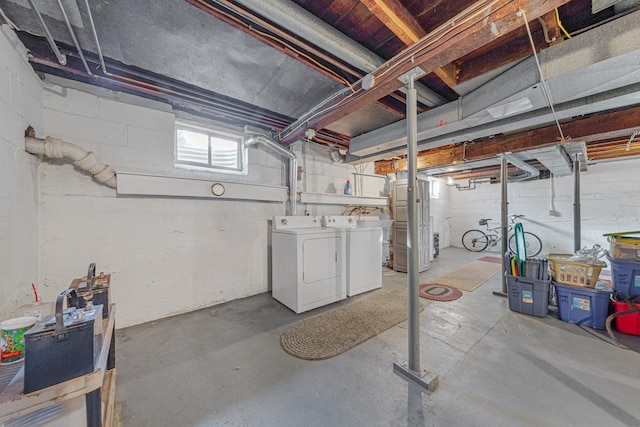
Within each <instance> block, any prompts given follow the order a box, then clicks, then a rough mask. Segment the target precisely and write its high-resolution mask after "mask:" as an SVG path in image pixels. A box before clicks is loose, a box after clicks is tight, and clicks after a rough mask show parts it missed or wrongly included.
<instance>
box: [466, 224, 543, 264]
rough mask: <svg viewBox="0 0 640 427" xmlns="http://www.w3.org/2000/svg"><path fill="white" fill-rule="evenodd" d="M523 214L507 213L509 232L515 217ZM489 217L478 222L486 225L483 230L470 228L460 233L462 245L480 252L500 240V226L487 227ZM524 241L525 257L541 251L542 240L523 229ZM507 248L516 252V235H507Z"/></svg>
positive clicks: (469, 249) (472, 250)
mask: <svg viewBox="0 0 640 427" xmlns="http://www.w3.org/2000/svg"><path fill="white" fill-rule="evenodd" d="M523 216H524V215H509V219H510V221H511V224H509V227H508V232H509V233H510V232H511V231H512V230H513V228H514V226H515V225H516V219H518V218H522V217H523ZM489 221H491V218H483V219H481V220H480V221H478V224H480V225H484V226H485V227H486V230H485V231H482V230H477V229H471V230H469V231H467V232H466V233H464V234H463V235H462V246H464V248H465V249H466V250H468V251H471V252H482V251H484V250H485V249H487V248H488V247H494V246H496V245H497V244H498V242H499V241H500V240H502V236H501V235H500V229H501V228H502V227H489ZM524 241H525V245H526V251H527V257H529V258H530V257H534V256H536V255H538V254H539V253H540V252H542V241H541V240H540V238H539V237H538V236H536V235H535V234H533V233H531V232H529V231H525V232H524ZM509 250H510V251H511V252H512V253H514V254H515V253H516V235H515V234H511V236H509Z"/></svg>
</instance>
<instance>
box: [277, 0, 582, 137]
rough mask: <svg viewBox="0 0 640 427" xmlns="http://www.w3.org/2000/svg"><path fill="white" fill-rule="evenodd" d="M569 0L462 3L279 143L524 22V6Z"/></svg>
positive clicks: (549, 6)
mask: <svg viewBox="0 0 640 427" xmlns="http://www.w3.org/2000/svg"><path fill="white" fill-rule="evenodd" d="M568 1H569V0H548V1H545V2H540V1H534V0H514V1H508V0H486V1H478V2H476V3H474V5H473V6H471V7H469V8H467V9H465V10H464V11H463V12H462V13H461V14H459V15H458V16H457V19H456V20H454V21H450V22H449V23H448V24H445V25H443V26H442V27H440V28H439V29H437V30H435V31H433V32H432V33H430V34H429V35H428V36H427V37H424V38H422V39H421V40H420V41H419V42H418V43H416V44H414V45H413V46H411V47H410V48H408V49H406V50H404V51H403V52H401V53H400V54H398V55H396V56H395V57H394V58H392V59H391V60H389V61H387V62H386V63H385V64H383V65H382V66H380V67H378V68H377V69H376V70H374V71H373V72H372V73H371V75H372V76H373V78H374V80H375V85H374V86H373V87H372V88H370V89H369V90H364V89H363V87H362V81H358V82H357V83H355V84H354V85H353V89H354V91H353V92H351V93H349V94H343V95H341V96H338V97H335V98H334V99H332V101H331V103H330V104H328V105H324V106H323V107H321V110H320V111H315V112H312V113H311V114H310V115H306V116H304V117H302V118H300V119H298V120H297V121H296V122H295V123H293V124H292V125H291V126H289V127H287V128H286V129H285V130H284V131H283V132H282V133H281V134H280V140H281V142H282V143H283V144H290V143H292V142H294V141H296V140H298V139H300V138H301V137H302V136H303V135H304V133H305V132H306V130H307V129H310V128H312V129H316V130H318V129H322V128H324V127H325V126H327V125H329V124H331V123H333V122H335V121H336V120H338V119H339V118H341V117H344V116H346V115H347V114H349V113H352V112H354V111H356V110H358V109H360V108H362V107H363V106H365V105H368V104H370V103H372V102H375V101H377V100H378V99H380V98H381V97H383V96H385V95H387V94H389V93H391V92H393V91H395V90H397V89H398V88H400V87H402V85H403V83H402V82H401V81H400V80H398V77H400V76H403V75H404V74H406V73H407V72H409V71H410V70H412V69H414V68H415V67H417V66H419V67H420V68H422V70H423V71H425V72H426V73H429V72H432V71H433V70H435V69H436V68H438V67H442V66H444V65H447V64H450V63H451V62H453V61H454V60H456V59H458V58H461V57H463V56H464V55H466V54H468V53H470V52H472V51H474V50H476V49H479V48H480V47H482V46H484V45H486V44H488V43H490V42H491V41H493V40H495V39H496V38H499V37H501V36H502V35H504V34H507V33H509V32H511V31H513V30H514V29H516V28H519V27H520V26H522V25H524V21H523V19H522V12H524V13H525V14H526V16H527V19H529V20H533V19H537V18H538V17H539V16H542V15H544V14H545V13H548V12H550V11H552V10H553V9H555V8H556V7H559V6H561V5H563V4H565V3H567V2H568Z"/></svg>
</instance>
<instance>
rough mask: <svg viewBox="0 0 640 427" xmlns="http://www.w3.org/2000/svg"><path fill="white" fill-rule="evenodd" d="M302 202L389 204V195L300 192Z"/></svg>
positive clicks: (349, 204) (362, 204)
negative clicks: (372, 195)
mask: <svg viewBox="0 0 640 427" xmlns="http://www.w3.org/2000/svg"><path fill="white" fill-rule="evenodd" d="M298 200H299V202H300V203H309V204H317V205H344V206H389V198H387V197H369V196H347V195H344V194H327V193H299V197H298Z"/></svg>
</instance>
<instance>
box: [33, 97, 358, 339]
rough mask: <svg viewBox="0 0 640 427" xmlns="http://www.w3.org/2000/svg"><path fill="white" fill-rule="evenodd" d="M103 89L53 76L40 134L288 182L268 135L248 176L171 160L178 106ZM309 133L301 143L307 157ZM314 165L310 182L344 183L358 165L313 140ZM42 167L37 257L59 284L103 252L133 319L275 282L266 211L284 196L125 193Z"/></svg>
mask: <svg viewBox="0 0 640 427" xmlns="http://www.w3.org/2000/svg"><path fill="white" fill-rule="evenodd" d="M107 96H111V97H113V96H115V95H114V94H105V97H99V96H95V95H91V94H88V93H84V92H80V91H76V90H72V89H66V90H65V89H62V88H60V87H47V88H46V90H45V95H44V134H46V135H50V136H54V137H58V138H62V139H64V140H67V141H69V142H73V143H76V144H78V145H81V146H82V147H85V148H87V149H89V150H92V151H94V152H96V154H98V155H99V157H101V158H102V159H103V161H105V162H106V163H109V164H111V165H112V166H114V167H115V168H116V170H121V171H122V170H127V171H132V172H148V173H152V174H163V175H170V176H187V177H194V178H202V179H215V180H222V181H240V182H245V183H253V184H267V185H284V184H285V183H286V177H287V171H286V162H285V161H282V160H281V159H279V158H277V157H275V156H274V155H273V154H272V153H270V152H268V151H267V150H265V149H264V148H262V147H259V148H251V149H250V150H249V174H248V175H247V176H237V175H226V174H211V173H207V172H191V171H185V170H182V169H175V168H174V166H173V159H174V155H173V132H174V118H175V117H174V115H173V113H172V112H170V111H166V108H164V107H163V106H152V107H154V108H149V107H140V106H134V105H130V104H128V103H125V102H121V101H119V100H116V99H108V98H107ZM117 96H118V97H121V96H122V95H117ZM145 103H147V104H148V102H146V101H145ZM162 110H165V111H162ZM301 145H302V144H301V143H298V145H297V146H296V147H295V150H294V151H297V152H298V155H299V157H300V159H301V160H302V159H303V157H302V146H301ZM301 163H302V162H301ZM307 167H308V173H307V176H308V178H309V183H308V187H309V188H308V190H309V191H314V192H324V191H325V190H326V188H325V186H326V185H327V182H328V181H331V182H333V183H334V184H335V186H338V185H342V184H341V183H343V182H344V181H345V179H346V178H348V176H349V173H350V172H349V168H351V167H350V166H346V165H342V164H337V165H336V164H333V163H331V162H330V160H329V157H328V151H326V150H323V149H314V150H311V152H310V153H309V154H308V161H307ZM40 168H41V176H42V177H43V179H42V195H41V215H40V224H41V227H40V228H41V242H42V248H43V250H42V253H41V263H40V269H41V271H42V272H43V275H44V276H43V280H45V281H46V282H47V283H49V284H50V287H51V288H52V289H55V290H56V291H55V292H58V291H59V289H63V288H64V287H65V286H67V285H68V283H69V281H70V279H71V278H73V277H79V276H80V275H82V274H83V273H84V272H85V270H86V267H87V265H88V264H89V263H90V262H96V264H97V266H98V270H102V271H105V272H111V273H112V274H113V276H112V282H113V299H114V301H115V302H116V303H117V304H118V313H119V315H118V323H119V325H120V326H126V325H131V324H136V323H141V322H145V321H149V320H153V319H157V318H160V317H165V316H168V315H171V314H175V313H180V312H184V311H189V310H193V309H197V308H200V307H205V306H210V305H214V304H217V303H220V302H224V301H228V300H231V299H235V298H241V297H245V296H249V295H253V294H257V293H260V292H264V291H266V290H267V286H268V270H269V268H268V240H269V239H268V237H269V236H268V234H269V228H268V220H269V219H270V218H271V217H273V216H274V215H284V214H285V211H286V209H285V205H284V204H283V203H268V202H252V201H228V200H190V199H180V198H140V197H117V196H116V193H115V191H114V190H112V189H109V188H107V187H104V186H100V185H98V184H96V183H95V182H93V181H92V180H91V179H90V177H88V176H86V175H85V174H82V173H80V172H79V171H77V170H74V167H73V166H72V165H69V164H52V163H43V164H42V165H41V167H40ZM305 209H307V210H309V211H313V212H311V213H312V214H324V213H341V212H342V210H343V209H344V207H342V206H313V207H308V206H299V212H300V213H303V212H304V210H305ZM55 292H53V291H52V292H51V294H50V295H49V296H51V297H52V296H53V295H54V293H55Z"/></svg>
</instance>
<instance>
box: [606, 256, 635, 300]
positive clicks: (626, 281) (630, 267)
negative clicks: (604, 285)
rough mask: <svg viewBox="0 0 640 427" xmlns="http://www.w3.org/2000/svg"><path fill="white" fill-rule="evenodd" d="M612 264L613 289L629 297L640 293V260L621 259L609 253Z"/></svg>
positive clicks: (608, 257)
mask: <svg viewBox="0 0 640 427" xmlns="http://www.w3.org/2000/svg"><path fill="white" fill-rule="evenodd" d="M607 259H608V260H609V263H610V264H611V276H612V278H613V289H614V290H615V291H616V292H622V293H624V294H625V295H626V296H628V297H635V296H636V295H640V262H630V261H620V260H617V259H614V258H611V256H610V255H609V254H607Z"/></svg>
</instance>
